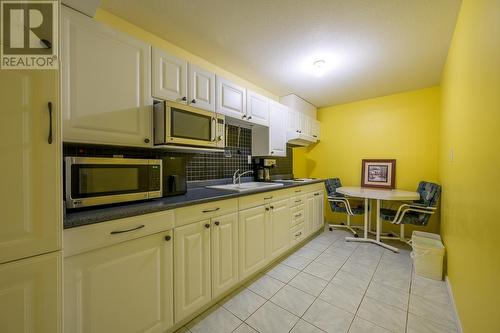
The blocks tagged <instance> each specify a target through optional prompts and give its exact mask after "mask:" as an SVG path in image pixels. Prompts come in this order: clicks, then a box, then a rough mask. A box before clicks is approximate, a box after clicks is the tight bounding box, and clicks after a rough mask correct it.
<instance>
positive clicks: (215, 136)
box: [211, 117, 217, 142]
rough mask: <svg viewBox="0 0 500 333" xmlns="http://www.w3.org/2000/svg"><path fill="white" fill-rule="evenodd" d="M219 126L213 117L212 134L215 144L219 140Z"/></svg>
mask: <svg viewBox="0 0 500 333" xmlns="http://www.w3.org/2000/svg"><path fill="white" fill-rule="evenodd" d="M216 126H217V120H216V119H215V118H214V117H212V128H211V130H212V131H211V133H212V141H213V142H215V141H216V140H217V131H216V128H215V127H216Z"/></svg>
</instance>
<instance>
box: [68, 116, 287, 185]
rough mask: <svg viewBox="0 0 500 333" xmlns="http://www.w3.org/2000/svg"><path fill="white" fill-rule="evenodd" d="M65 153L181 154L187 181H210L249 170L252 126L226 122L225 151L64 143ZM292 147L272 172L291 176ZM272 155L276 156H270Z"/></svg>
mask: <svg viewBox="0 0 500 333" xmlns="http://www.w3.org/2000/svg"><path fill="white" fill-rule="evenodd" d="M63 151H64V156H92V157H111V156H114V155H122V156H123V157H126V158H160V157H163V156H183V157H185V158H186V164H187V166H186V168H187V172H186V173H187V180H188V181H200V180H213V179H222V178H231V177H232V176H233V173H234V171H236V170H237V169H240V171H241V172H243V171H247V170H252V165H251V164H248V156H249V155H251V154H252V132H251V129H248V128H242V127H237V126H232V125H228V127H227V137H226V149H225V152H224V153H178V152H170V151H165V150H161V149H147V148H131V147H115V146H101V145H88V144H75V143H65V144H64V148H63ZM292 154H293V150H292V149H291V148H288V149H287V156H286V157H278V158H276V160H277V167H276V168H274V169H272V170H271V175H278V174H280V175H291V174H292V173H293V165H292V160H293V156H292ZM273 158H275V157H273Z"/></svg>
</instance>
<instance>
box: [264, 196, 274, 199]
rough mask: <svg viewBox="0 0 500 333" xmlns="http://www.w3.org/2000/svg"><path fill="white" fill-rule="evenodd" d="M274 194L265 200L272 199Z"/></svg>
mask: <svg viewBox="0 0 500 333" xmlns="http://www.w3.org/2000/svg"><path fill="white" fill-rule="evenodd" d="M272 198H273V196H272V195H271V196H270V197H265V198H264V200H269V199H272Z"/></svg>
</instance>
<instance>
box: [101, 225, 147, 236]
mask: <svg viewBox="0 0 500 333" xmlns="http://www.w3.org/2000/svg"><path fill="white" fill-rule="evenodd" d="M144 227H145V225H144V224H141V225H139V226H137V227H134V228H130V229H125V230H115V231H111V232H110V234H111V235H116V234H123V233H124V232H131V231H135V230H139V229H142V228H144Z"/></svg>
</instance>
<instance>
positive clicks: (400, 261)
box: [177, 230, 458, 333]
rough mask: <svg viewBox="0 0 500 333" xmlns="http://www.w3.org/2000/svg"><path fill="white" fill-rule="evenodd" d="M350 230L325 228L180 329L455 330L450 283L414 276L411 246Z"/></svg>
mask: <svg viewBox="0 0 500 333" xmlns="http://www.w3.org/2000/svg"><path fill="white" fill-rule="evenodd" d="M346 235H348V234H347V233H346V232H344V231H340V230H334V231H333V232H332V231H328V230H326V231H325V232H323V233H322V234H320V235H318V236H317V237H315V238H314V239H312V240H311V241H309V242H308V243H307V244H305V245H304V246H303V247H302V248H300V249H298V250H297V251H296V252H295V253H293V254H291V255H290V256H288V258H286V259H284V260H283V261H282V262H281V263H279V264H277V265H276V266H274V267H273V268H271V269H270V270H269V271H267V272H266V273H265V274H263V275H260V276H258V277H257V278H256V279H254V280H253V281H251V282H250V283H248V284H247V285H246V286H245V287H243V288H240V289H239V290H238V291H236V292H235V293H233V294H232V295H231V296H229V297H227V298H226V299H224V300H223V301H221V302H220V303H219V304H217V305H215V306H213V307H212V308H211V309H209V310H208V311H206V312H205V313H203V314H202V315H200V316H199V317H197V318H195V319H194V320H193V321H191V322H190V323H189V324H187V325H186V326H185V327H183V328H182V329H181V330H179V331H177V332H183V333H184V332H193V333H194V332H203V333H224V332H228V333H229V332H237V333H249V332H252V333H255V332H260V333H280V332H284V333H285V332H292V333H309V332H310V333H315V332H318V333H321V332H336V333H342V332H350V333H365V332H366V333H368V332H369V333H378V332H380V333H383V332H395V333H399V332H407V333H444V332H446V333H448V332H450V333H452V332H458V330H457V327H456V324H455V319H454V313H453V307H452V304H451V301H450V298H449V296H448V292H447V288H446V285H445V283H444V282H442V281H434V280H429V279H425V278H422V277H418V276H416V275H415V274H414V273H413V269H412V261H411V259H410V256H409V248H408V247H404V246H403V245H402V244H401V243H399V247H400V248H401V253H399V254H394V253H392V252H390V251H387V250H385V249H383V248H381V247H378V246H376V245H373V244H364V243H347V242H345V240H344V237H345V236H346ZM396 244H398V243H395V245H396Z"/></svg>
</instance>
